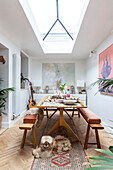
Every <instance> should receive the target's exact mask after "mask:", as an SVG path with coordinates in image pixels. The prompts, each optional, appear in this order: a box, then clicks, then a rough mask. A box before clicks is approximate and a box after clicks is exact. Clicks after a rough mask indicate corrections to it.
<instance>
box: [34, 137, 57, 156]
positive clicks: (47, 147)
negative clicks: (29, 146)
mask: <svg viewBox="0 0 113 170" xmlns="http://www.w3.org/2000/svg"><path fill="white" fill-rule="evenodd" d="M53 148H54V138H52V137H51V136H42V138H41V144H40V147H39V148H37V149H34V150H33V155H34V157H35V158H48V157H51V156H52V152H53Z"/></svg>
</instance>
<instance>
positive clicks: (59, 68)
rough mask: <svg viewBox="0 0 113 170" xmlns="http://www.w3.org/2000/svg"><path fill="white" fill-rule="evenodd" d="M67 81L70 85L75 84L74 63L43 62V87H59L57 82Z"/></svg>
mask: <svg viewBox="0 0 113 170" xmlns="http://www.w3.org/2000/svg"><path fill="white" fill-rule="evenodd" d="M60 80H61V84H64V83H66V84H67V86H68V87H70V86H71V85H75V64H74V63H43V64H42V89H45V87H46V86H49V89H51V90H55V89H57V82H58V81H60Z"/></svg>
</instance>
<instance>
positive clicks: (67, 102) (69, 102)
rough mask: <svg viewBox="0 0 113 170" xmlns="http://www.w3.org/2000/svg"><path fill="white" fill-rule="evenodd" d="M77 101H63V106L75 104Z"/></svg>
mask: <svg viewBox="0 0 113 170" xmlns="http://www.w3.org/2000/svg"><path fill="white" fill-rule="evenodd" d="M76 102H77V100H64V104H71V105H72V104H75V103H76Z"/></svg>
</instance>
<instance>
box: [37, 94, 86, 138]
mask: <svg viewBox="0 0 113 170" xmlns="http://www.w3.org/2000/svg"><path fill="white" fill-rule="evenodd" d="M72 97H75V98H76V96H72ZM51 98H52V96H50V95H48V96H46V97H45V98H43V99H42V100H41V101H40V102H39V103H38V105H37V107H38V108H43V109H50V108H54V109H57V110H59V113H60V115H59V120H58V121H57V122H56V123H55V125H54V126H53V127H52V128H51V129H50V131H49V132H48V134H47V135H50V134H51V132H52V131H53V130H54V129H55V128H57V127H59V126H64V127H65V128H67V129H68V130H69V131H70V132H71V133H72V134H73V135H74V137H75V138H76V139H77V140H78V141H79V138H78V136H77V135H76V134H75V133H74V132H73V130H72V129H71V128H70V126H69V125H68V124H67V123H66V121H65V120H64V118H63V113H64V111H65V112H66V113H67V110H68V109H72V110H74V109H77V108H86V107H87V106H86V105H85V104H84V103H83V102H82V101H81V100H77V102H76V103H75V104H73V105H67V104H64V103H59V102H56V101H55V100H54V99H51ZM49 99H51V100H49ZM67 114H68V113H67ZM68 115H69V114H68Z"/></svg>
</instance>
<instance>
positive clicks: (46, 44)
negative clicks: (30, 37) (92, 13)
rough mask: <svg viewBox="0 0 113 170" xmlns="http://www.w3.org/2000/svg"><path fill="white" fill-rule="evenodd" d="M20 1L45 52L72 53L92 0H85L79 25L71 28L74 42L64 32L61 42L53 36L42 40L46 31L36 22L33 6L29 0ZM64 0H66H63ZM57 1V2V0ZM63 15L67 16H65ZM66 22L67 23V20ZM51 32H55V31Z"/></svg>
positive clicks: (46, 0)
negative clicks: (67, 38) (66, 38)
mask: <svg viewBox="0 0 113 170" xmlns="http://www.w3.org/2000/svg"><path fill="white" fill-rule="evenodd" d="M18 1H19V2H20V4H21V6H22V8H23V10H24V12H25V14H26V16H27V18H28V20H29V22H30V24H31V26H32V28H33V30H34V33H35V34H36V37H37V39H38V41H39V43H40V45H41V47H42V50H43V52H44V53H72V50H73V47H74V44H75V41H76V38H77V36H78V33H79V29H80V27H81V24H82V21H83V18H84V15H85V12H86V9H87V7H88V4H89V1H90V0H84V5H83V8H82V12H81V15H80V19H79V22H78V24H77V27H75V24H74V26H73V27H72V28H71V30H72V31H71V35H72V36H73V37H74V40H73V41H72V42H71V40H70V41H69V40H68V41H67V40H65V38H64V37H65V36H64V33H63V34H62V35H63V38H62V40H61V41H59V42H58V41H56V42H55V41H54V42H53V39H52V38H51V39H49V40H46V41H43V40H42V39H43V37H42V35H44V33H45V31H42V32H41V30H40V28H42V27H40V28H39V26H40V25H39V24H38V23H37V22H36V18H35V17H34V15H33V12H32V10H31V7H30V5H29V3H28V0H18ZM31 1H32V2H33V1H36V2H38V1H40V0H31ZM62 1H64V0H62ZM62 1H60V2H62ZM75 1H76V0H75ZM77 1H78V0H77ZM40 2H41V3H42V2H43V0H41V1H40ZM45 2H48V0H45ZM52 2H53V0H52ZM55 2H56V0H55ZM69 2H70V0H69ZM39 4H40V3H39ZM35 6H36V4H35ZM36 8H37V7H36ZM43 11H44V10H43ZM54 11H55V12H56V9H55V8H54ZM55 14H56V13H55ZM39 16H40V15H39ZM54 17H56V15H54ZM60 17H61V14H60ZM63 17H65V16H63ZM39 18H40V17H39ZM62 19H63V18H61V20H62ZM64 24H66V22H65V23H64ZM66 27H67V26H66ZM43 28H44V29H45V27H43ZM44 29H43V30H44ZM68 30H70V29H68ZM59 32H60V31H59ZM51 34H53V32H52V33H51ZM55 36H56V35H55ZM50 41H51V42H50Z"/></svg>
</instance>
